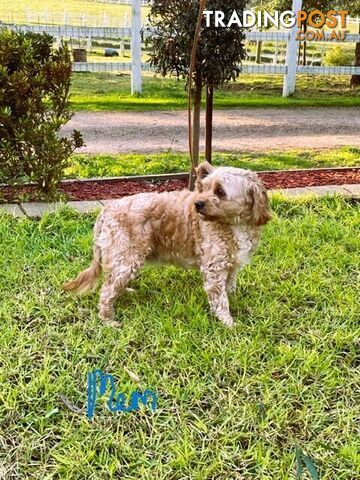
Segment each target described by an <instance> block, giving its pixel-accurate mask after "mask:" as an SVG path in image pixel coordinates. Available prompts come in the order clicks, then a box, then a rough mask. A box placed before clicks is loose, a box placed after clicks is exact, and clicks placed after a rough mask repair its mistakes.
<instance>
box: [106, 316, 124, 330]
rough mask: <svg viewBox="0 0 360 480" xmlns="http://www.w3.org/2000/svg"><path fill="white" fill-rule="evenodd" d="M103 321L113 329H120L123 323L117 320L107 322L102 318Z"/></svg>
mask: <svg viewBox="0 0 360 480" xmlns="http://www.w3.org/2000/svg"><path fill="white" fill-rule="evenodd" d="M102 321H103V323H104V325H105V326H107V327H112V328H119V327H121V323H120V322H117V321H116V320H105V319H103V318H102Z"/></svg>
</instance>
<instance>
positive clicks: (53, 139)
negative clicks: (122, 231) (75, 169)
mask: <svg viewBox="0 0 360 480" xmlns="http://www.w3.org/2000/svg"><path fill="white" fill-rule="evenodd" d="M70 78H71V60H70V55H69V51H68V49H67V48H66V47H60V48H58V49H56V50H53V38H52V37H51V36H49V35H46V34H43V35H38V34H33V33H26V34H24V33H20V32H12V31H10V30H7V29H2V30H1V29H0V181H1V182H9V183H13V184H19V183H24V182H29V181H30V182H35V183H36V185H37V186H38V188H39V189H40V190H41V191H42V192H44V193H45V194H46V195H47V196H51V195H53V194H54V193H55V191H56V188H57V185H58V183H59V182H60V180H61V178H62V174H63V171H64V168H65V167H66V166H67V163H68V158H69V156H70V155H71V153H72V152H73V151H74V149H75V148H77V147H80V146H82V145H83V141H82V137H81V135H80V133H79V132H77V131H74V133H73V135H72V137H71V138H61V137H59V135H58V132H59V130H60V127H61V126H62V125H64V124H65V123H67V122H68V121H69V120H70V118H71V116H72V112H71V111H70V108H69V90H70Z"/></svg>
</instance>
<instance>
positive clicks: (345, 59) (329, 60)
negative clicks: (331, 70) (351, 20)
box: [324, 45, 354, 67]
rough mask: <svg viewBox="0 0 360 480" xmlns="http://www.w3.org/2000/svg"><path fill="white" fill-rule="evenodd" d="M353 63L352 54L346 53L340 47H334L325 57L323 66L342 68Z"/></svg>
mask: <svg viewBox="0 0 360 480" xmlns="http://www.w3.org/2000/svg"><path fill="white" fill-rule="evenodd" d="M353 62H354V54H353V53H351V52H349V51H347V50H346V49H345V48H344V47H343V46H341V45H334V46H333V47H331V48H330V49H329V50H328V51H327V52H326V55H325V59H324V64H325V65H329V66H334V67H342V66H346V65H352V64H353Z"/></svg>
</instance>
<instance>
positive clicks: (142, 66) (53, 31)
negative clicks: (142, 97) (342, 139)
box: [6, 0, 360, 97]
mask: <svg viewBox="0 0 360 480" xmlns="http://www.w3.org/2000/svg"><path fill="white" fill-rule="evenodd" d="M128 1H129V3H131V4H132V15H131V19H132V25H131V28H130V27H86V26H71V25H62V26H56V25H36V24H35V25H6V26H8V27H10V28H13V29H17V30H21V31H31V32H35V33H42V32H46V33H49V34H50V35H52V36H54V37H55V38H57V39H61V38H79V39H80V38H87V39H92V38H94V39H95V38H106V39H111V38H116V39H119V38H124V37H125V38H131V50H132V55H131V63H130V62H107V63H106V62H83V63H74V64H73V70H74V71H75V72H111V71H131V72H132V81H131V91H132V93H133V94H135V93H141V89H142V85H141V72H142V71H148V70H150V66H149V64H147V63H142V61H141V33H140V31H141V4H142V3H143V2H142V0H128ZM114 2H115V0H114ZM119 3H124V0H121V1H120V2H119ZM301 5H302V0H293V11H294V12H297V11H298V10H301ZM296 30H297V27H296V26H295V27H294V28H292V29H290V30H289V31H267V32H260V31H252V32H247V33H246V40H250V41H274V42H285V43H286V45H287V47H286V62H285V65H281V64H280V65H279V64H276V63H275V64H256V65H248V64H244V65H243V66H242V71H243V72H244V73H248V74H280V75H284V85H283V96H284V97H287V96H289V95H291V94H292V93H293V92H294V91H295V85H296V74H311V75H360V67H354V66H344V67H323V66H310V65H306V66H305V65H304V66H302V65H297V50H298V41H297V40H296V38H295V34H296ZM329 35H330V34H329V33H326V34H325V40H324V41H329V40H330V39H329ZM314 41H316V40H314ZM342 41H343V42H353V43H355V42H360V35H356V34H347V35H346V37H345V38H344V40H342Z"/></svg>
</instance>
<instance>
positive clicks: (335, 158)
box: [65, 147, 360, 178]
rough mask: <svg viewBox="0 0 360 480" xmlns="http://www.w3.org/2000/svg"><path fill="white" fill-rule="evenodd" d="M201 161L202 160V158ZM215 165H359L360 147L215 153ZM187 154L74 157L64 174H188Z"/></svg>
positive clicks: (285, 167)
mask: <svg viewBox="0 0 360 480" xmlns="http://www.w3.org/2000/svg"><path fill="white" fill-rule="evenodd" d="M202 158H203V157H202ZM213 163H214V165H217V166H220V165H225V166H227V167H237V168H247V169H251V170H254V171H259V170H289V169H303V168H323V167H345V166H348V167H354V166H359V165H360V148H356V147H343V148H337V149H330V150H326V151H316V150H293V151H286V152H278V151H274V152H266V153H263V152H255V153H253V152H251V153H247V152H244V153H215V154H214V159H213ZM189 165H190V160H189V156H188V154H185V153H174V152H171V151H169V152H168V153H160V154H143V155H139V154H98V155H91V154H75V155H73V156H72V157H71V161H70V166H69V167H68V168H67V170H66V172H65V175H66V177H67V178H90V177H116V176H126V175H150V174H161V173H176V172H187V171H188V170H189Z"/></svg>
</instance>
